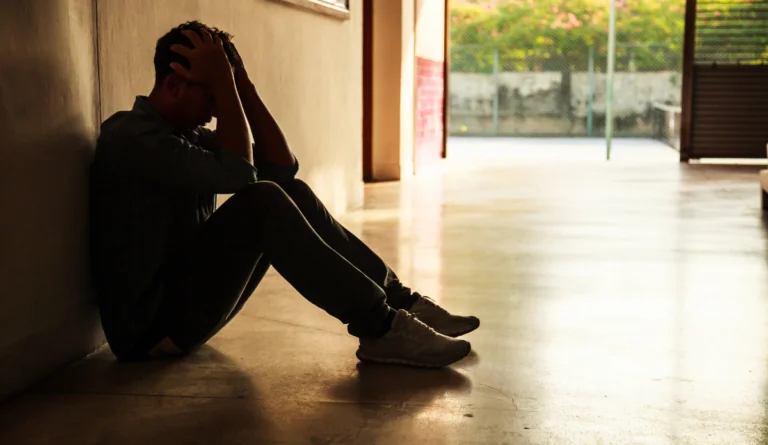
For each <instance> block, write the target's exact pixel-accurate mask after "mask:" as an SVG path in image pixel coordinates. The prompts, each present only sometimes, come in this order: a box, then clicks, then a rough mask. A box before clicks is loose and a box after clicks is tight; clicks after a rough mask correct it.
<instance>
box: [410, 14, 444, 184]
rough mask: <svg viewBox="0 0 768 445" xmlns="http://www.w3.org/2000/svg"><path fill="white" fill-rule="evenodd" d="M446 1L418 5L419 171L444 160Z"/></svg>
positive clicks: (417, 125)
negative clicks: (442, 158) (441, 159)
mask: <svg viewBox="0 0 768 445" xmlns="http://www.w3.org/2000/svg"><path fill="white" fill-rule="evenodd" d="M445 3H446V1H445V0H417V1H416V112H415V127H416V134H415V139H416V140H415V157H414V163H415V170H416V172H417V173H418V170H419V168H424V167H426V166H428V165H430V164H432V163H434V162H435V161H436V160H438V159H440V158H441V157H442V153H443V131H444V129H443V104H444V100H445V73H444V60H445V6H446V5H445Z"/></svg>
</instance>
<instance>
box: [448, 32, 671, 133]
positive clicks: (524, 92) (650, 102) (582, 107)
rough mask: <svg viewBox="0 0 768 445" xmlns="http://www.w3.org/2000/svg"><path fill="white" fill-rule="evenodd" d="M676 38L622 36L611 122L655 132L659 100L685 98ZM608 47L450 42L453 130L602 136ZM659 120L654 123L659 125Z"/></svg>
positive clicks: (623, 129)
mask: <svg viewBox="0 0 768 445" xmlns="http://www.w3.org/2000/svg"><path fill="white" fill-rule="evenodd" d="M680 47H681V45H680V44H679V42H647V43H642V42H624V43H618V44H617V49H616V65H615V66H616V69H615V76H614V102H613V108H614V118H615V120H614V128H615V134H616V135H618V136H643V137H650V136H653V135H654V130H655V128H658V127H657V125H658V124H654V120H655V119H657V118H656V117H655V116H656V114H658V113H657V112H654V106H655V105H654V104H667V105H677V104H679V101H680V92H681V75H680V73H681V71H682V54H681V50H680ZM606 60H607V48H606V46H605V45H587V44H584V43H583V42H573V45H572V47H571V48H569V50H568V51H560V52H557V53H555V52H549V51H541V50H538V51H534V50H519V49H515V48H511V47H499V46H489V45H481V44H470V45H467V44H462V45H452V47H451V51H450V81H449V100H450V113H449V131H450V133H451V134H454V135H509V136H534V135H538V136H601V135H602V134H603V132H604V127H605V97H606V94H605V93H606V76H605V67H606ZM655 125H656V127H655Z"/></svg>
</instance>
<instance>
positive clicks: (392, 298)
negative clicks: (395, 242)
mask: <svg viewBox="0 0 768 445" xmlns="http://www.w3.org/2000/svg"><path fill="white" fill-rule="evenodd" d="M279 185H280V186H281V187H282V188H283V189H284V190H285V192H286V193H288V195H289V196H290V197H291V198H292V199H293V200H294V202H296V205H297V206H298V207H299V209H300V210H301V211H302V213H303V214H304V216H305V217H306V218H307V220H308V221H309V223H310V224H311V225H312V227H313V228H314V229H315V231H316V232H317V233H318V234H319V235H320V236H321V237H322V238H323V240H325V242H326V243H328V245H330V246H331V247H332V248H333V249H334V250H335V251H337V252H338V253H340V254H341V255H342V256H343V257H344V258H346V259H347V260H349V262H351V263H352V264H354V265H355V267H357V268H358V269H360V270H361V271H363V273H365V274H366V275H368V277H369V278H371V279H372V280H373V281H374V282H375V283H377V284H378V285H379V286H381V287H382V288H383V289H384V290H385V292H386V294H387V303H388V304H389V305H390V306H391V307H393V308H395V309H405V310H407V311H409V312H411V313H412V314H413V315H415V316H417V317H418V318H419V319H420V320H421V321H423V322H424V323H426V324H427V325H429V326H430V327H432V328H433V329H435V330H436V331H437V332H439V333H441V334H444V335H448V336H450V337H457V336H460V335H464V334H467V333H469V332H472V331H474V330H475V329H477V328H478V327H479V326H480V320H479V319H478V318H477V317H473V316H462V315H454V314H451V313H449V312H448V311H446V310H445V309H443V308H442V307H440V306H439V305H437V303H435V302H434V301H433V300H431V299H429V298H427V297H423V296H422V295H420V294H418V293H417V292H411V289H410V288H408V287H405V286H403V283H402V282H401V281H400V279H399V278H398V277H397V275H396V274H395V272H393V271H392V269H391V268H390V267H389V266H387V265H386V264H385V263H384V261H383V260H382V259H381V258H380V257H379V256H378V255H376V254H375V253H374V252H373V251H372V250H371V249H370V248H369V247H368V246H367V245H366V244H365V243H363V242H362V241H360V240H359V239H358V238H357V237H356V236H355V235H353V234H352V233H350V232H349V231H348V230H347V229H346V228H344V226H342V225H341V224H340V223H339V222H338V221H336V219H335V218H334V217H333V216H331V214H330V213H329V212H328V209H326V208H325V206H324V205H323V203H322V202H321V201H320V199H318V197H317V196H315V193H314V192H313V191H312V189H311V188H310V187H309V186H308V185H307V184H306V183H304V182H303V181H301V180H298V179H292V180H288V181H281V182H280V183H279Z"/></svg>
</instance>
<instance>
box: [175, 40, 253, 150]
mask: <svg viewBox="0 0 768 445" xmlns="http://www.w3.org/2000/svg"><path fill="white" fill-rule="evenodd" d="M183 33H184V35H185V36H187V38H188V39H189V40H190V42H191V43H192V48H189V47H187V46H184V45H178V44H177V45H172V46H171V51H174V52H176V53H178V54H180V55H182V56H184V57H186V58H187V60H188V61H189V65H190V67H189V69H188V68H186V67H184V66H183V65H181V64H180V63H178V62H172V63H171V68H173V70H174V71H176V72H177V73H178V74H180V75H181V76H183V77H184V78H186V79H187V80H188V81H190V82H194V83H199V84H203V85H207V86H208V87H210V89H211V91H212V93H213V96H214V101H215V105H216V113H217V122H216V141H215V144H216V147H217V148H218V149H220V150H229V151H233V152H235V153H237V154H239V155H240V156H242V157H243V159H245V160H246V161H247V162H248V163H249V164H251V165H253V152H252V149H251V143H250V138H249V137H248V124H247V122H246V119H245V114H244V112H243V105H242V103H241V102H240V96H239V95H238V92H237V85H235V79H234V76H233V74H232V70H231V68H230V64H229V61H228V60H227V55H226V52H225V50H224V44H223V42H222V40H221V39H220V37H219V36H218V35H216V36H211V35H210V34H209V33H208V31H205V30H202V31H200V33H199V34H198V33H197V32H195V31H193V30H186V31H183Z"/></svg>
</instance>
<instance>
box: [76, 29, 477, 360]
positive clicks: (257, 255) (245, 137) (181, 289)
mask: <svg viewBox="0 0 768 445" xmlns="http://www.w3.org/2000/svg"><path fill="white" fill-rule="evenodd" d="M154 63H155V85H154V88H153V89H152V92H151V93H150V94H149V96H148V97H143V96H139V97H137V98H136V101H135V103H134V106H133V109H131V110H130V111H120V112H118V113H116V114H114V115H113V116H111V117H109V118H108V119H107V120H106V121H105V122H104V123H103V124H102V126H101V134H100V136H99V139H98V143H97V147H96V154H95V158H94V161H93V165H92V185H91V189H92V206H93V207H92V236H93V239H92V246H93V269H94V277H95V286H96V290H97V295H98V301H99V308H100V311H101V317H102V324H103V326H104V331H105V333H106V336H107V340H108V342H109V344H110V346H111V348H112V351H113V352H114V354H115V355H116V356H117V357H118V358H119V359H123V360H135V359H142V358H148V357H154V356H158V355H165V354H168V353H169V352H171V351H172V353H177V354H184V353H188V352H190V351H193V350H194V349H195V348H197V347H198V346H200V345H202V344H204V343H205V342H206V341H208V340H209V339H210V338H211V337H212V336H213V335H215V334H216V333H217V332H218V331H219V330H220V329H221V328H222V327H223V326H224V325H226V324H227V323H228V322H229V321H230V320H232V318H233V317H234V316H235V315H236V314H237V313H238V312H239V311H240V309H242V307H243V304H244V303H245V302H246V300H247V299H248V297H249V296H250V295H251V294H252V293H253V291H254V290H255V289H256V286H257V285H258V284H259V282H260V280H261V279H262V278H263V277H264V274H265V273H266V272H267V270H268V268H269V266H270V265H272V266H274V267H275V269H276V270H277V271H278V272H279V273H280V274H281V275H282V276H283V277H284V278H285V279H286V280H287V281H288V282H289V283H290V284H291V285H292V286H293V287H294V288H296V290H298V291H299V292H300V293H301V295H303V296H304V297H305V298H306V299H307V300H309V301H310V302H312V303H314V304H315V305H317V306H319V307H320V308H322V309H324V310H325V311H327V312H328V313H329V314H331V315H332V316H334V317H336V318H337V319H339V320H340V321H341V322H343V323H345V324H347V325H348V331H349V333H350V334H352V335H354V336H356V337H358V338H359V339H360V347H359V349H358V351H357V356H358V358H359V359H360V360H363V361H371V362H381V363H398V364H405V365H413V366H424V367H441V366H447V365H449V364H451V363H454V362H456V361H458V360H460V359H462V358H464V357H465V356H466V355H467V354H469V352H470V344H469V343H468V342H466V341H464V340H459V339H456V338H455V337H457V336H459V335H462V334H465V333H468V332H470V331H473V330H475V329H477V327H478V326H479V324H480V322H479V320H478V319H477V318H475V317H462V316H456V315H451V314H449V313H448V312H447V311H445V310H444V309H442V308H440V307H439V306H437V305H436V304H435V302H434V301H432V300H430V299H428V298H426V297H424V296H421V295H420V294H418V293H416V292H412V291H411V290H410V289H409V288H407V287H405V286H404V285H403V284H402V283H401V282H400V280H399V279H398V278H397V276H396V275H395V273H394V272H393V271H392V270H391V269H390V268H389V267H388V266H387V265H386V264H385V263H384V262H383V261H382V260H381V258H379V257H378V256H377V255H376V254H375V253H373V252H372V251H371V250H370V249H369V248H368V246H366V245H365V244H364V243H363V242H362V241H360V240H359V239H358V238H356V237H355V236H354V235H353V234H352V233H350V232H349V231H347V230H346V229H345V228H344V227H343V226H342V225H341V224H339V223H338V222H337V221H336V220H335V219H334V218H333V217H332V216H331V215H330V214H329V213H328V210H327V209H326V208H325V206H324V205H323V204H322V203H321V202H320V200H319V199H318V198H317V197H316V196H315V194H314V193H313V192H312V189H311V188H310V187H309V186H308V185H307V184H305V183H304V182H302V181H301V180H298V179H295V175H296V172H297V171H298V168H299V167H298V162H297V160H296V159H295V157H294V155H293V153H292V152H291V151H290V149H289V148H288V146H287V144H286V141H285V138H284V137H283V134H282V132H281V131H280V128H279V127H278V125H277V123H276V122H275V120H274V119H273V117H272V116H271V115H270V113H269V111H268V110H267V108H266V107H265V106H264V104H263V103H262V101H261V99H260V98H259V95H258V94H257V92H256V89H255V87H254V86H253V84H252V83H251V81H250V79H249V77H248V73H247V72H246V70H245V67H244V66H243V63H242V59H241V58H240V55H239V54H238V53H237V50H236V49H235V47H234V45H233V44H232V41H231V36H230V35H229V34H227V33H225V32H223V31H220V30H218V29H215V28H211V27H208V26H206V25H203V24H201V23H199V22H189V23H185V24H183V25H180V26H178V27H177V28H174V29H173V30H171V31H170V32H168V33H167V34H166V35H165V36H163V37H162V38H160V40H159V41H158V42H157V47H156V52H155V58H154ZM214 116H215V117H216V118H217V122H216V131H211V130H209V129H207V128H204V127H203V125H206V124H207V123H209V122H211V120H212V118H213V117H214ZM249 126H250V130H251V134H249V132H248V128H249ZM251 137H253V140H254V141H255V143H254V144H253V145H251V143H250V140H251V139H250V138H251ZM216 194H234V195H233V196H232V197H231V198H229V199H228V200H227V201H226V202H225V203H224V204H223V205H222V206H221V207H220V208H219V209H216V201H215V199H216Z"/></svg>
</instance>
